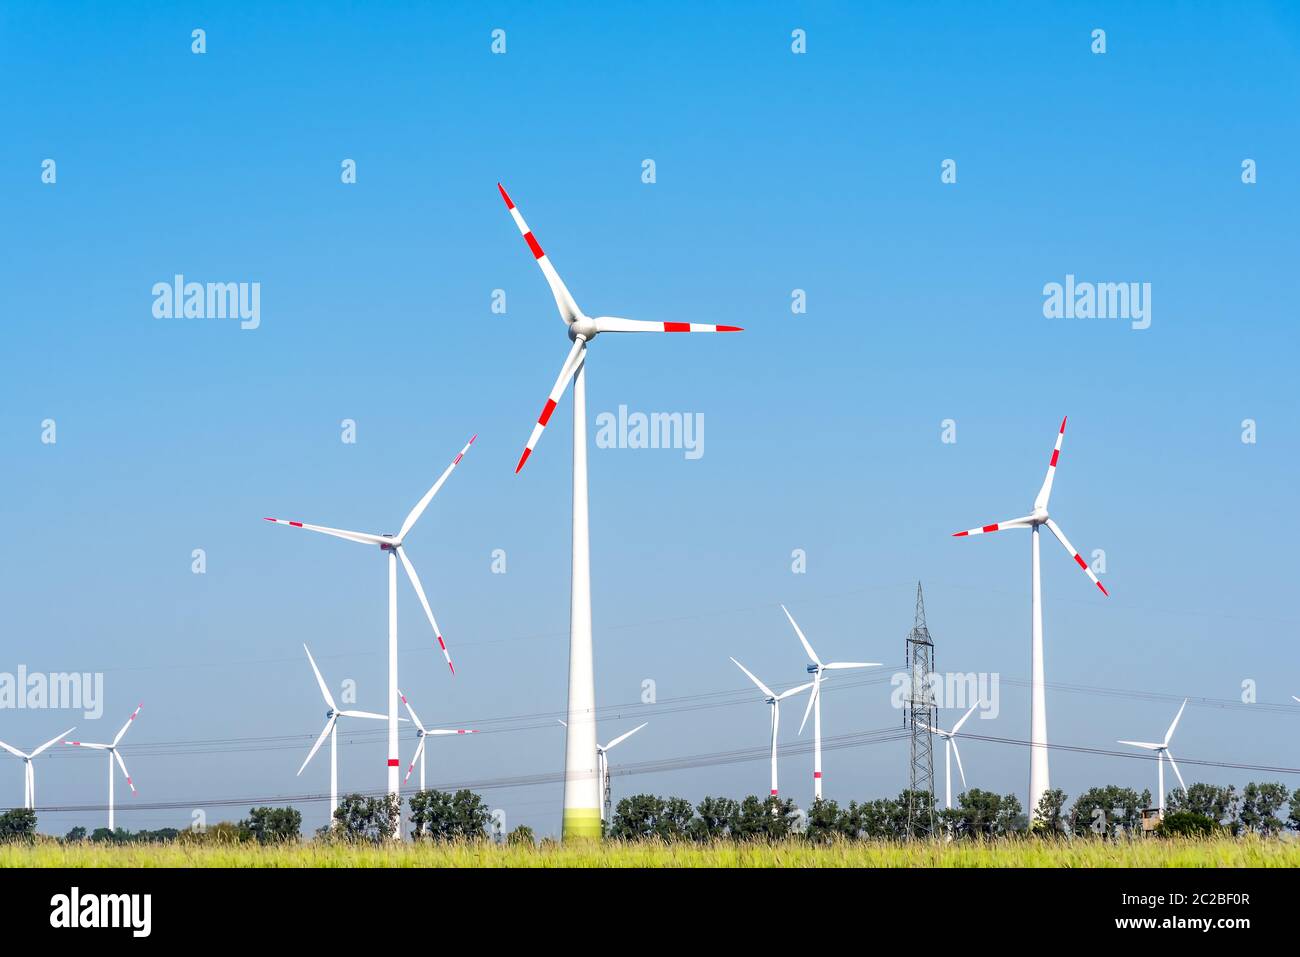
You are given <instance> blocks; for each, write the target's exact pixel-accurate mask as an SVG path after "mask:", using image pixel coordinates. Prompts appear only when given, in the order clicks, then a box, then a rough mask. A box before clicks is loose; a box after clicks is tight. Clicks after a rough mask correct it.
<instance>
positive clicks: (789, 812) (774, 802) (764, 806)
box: [731, 794, 799, 841]
mask: <svg viewBox="0 0 1300 957" xmlns="http://www.w3.org/2000/svg"><path fill="white" fill-rule="evenodd" d="M798 820H799V809H798V808H797V807H795V806H794V802H793V801H791V800H790V799H789V798H780V797H776V796H775V795H770V796H768V797H767V798H766V799H760V798H757V797H755V796H754V795H752V794H751V795H750V796H749V797H747V798H745V799H744V800H743V801H741V802H740V807H739V808H738V809H737V811H736V818H735V826H734V827H733V828H732V830H731V836H732V837H734V838H735V839H736V840H738V841H777V840H782V839H784V838H787V837H789V836H790V834H791V833H793V831H794V825H795V822H796V821H798Z"/></svg>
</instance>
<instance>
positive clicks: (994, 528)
mask: <svg viewBox="0 0 1300 957" xmlns="http://www.w3.org/2000/svg"><path fill="white" fill-rule="evenodd" d="M1066 418H1068V416H1067V417H1066ZM1065 421H1066V420H1065V419H1061V430H1060V431H1059V432H1058V433H1057V434H1056V447H1055V448H1054V449H1053V450H1052V460H1051V461H1050V462H1048V463H1047V477H1046V478H1044V479H1043V486H1042V488H1040V489H1039V490H1038V497H1037V498H1035V499H1034V510H1033V511H1032V512H1031V513H1030V514H1028V515H1025V516H1022V517H1021V518H1013V519H1011V520H1010V521H1006V522H994V523H993V524H992V525H984V526H981V527H980V528H971V529H967V530H966V531H964V532H953V537H954V538H963V537H965V536H967V535H983V534H984V533H986V532H998V531H1002V530H1003V529H1007V528H1027V529H1029V531H1030V538H1031V542H1032V553H1033V571H1032V575H1031V579H1030V594H1031V599H1030V631H1031V635H1032V644H1031V650H1030V666H1031V669H1030V670H1031V671H1032V690H1031V693H1030V699H1029V701H1030V703H1029V743H1030V748H1029V806H1028V811H1029V817H1030V819H1031V820H1032V819H1033V816H1034V813H1035V812H1036V810H1037V808H1038V802H1039V801H1040V800H1041V799H1042V796H1043V795H1044V794H1045V793H1046V792H1047V790H1048V788H1049V787H1050V784H1049V776H1048V771H1047V691H1046V679H1045V678H1044V676H1043V674H1044V669H1043V589H1042V582H1041V577H1040V573H1039V560H1038V529H1039V527H1040V526H1043V525H1046V526H1047V528H1048V530H1049V531H1050V532H1051V533H1052V534H1053V535H1055V536H1056V539H1057V541H1059V542H1060V543H1061V545H1062V546H1063V547H1064V548H1065V550H1066V551H1067V552H1068V553H1069V554H1070V557H1071V558H1073V559H1074V561H1075V564H1077V565H1078V566H1079V567H1080V568H1082V569H1083V573H1084V574H1085V575H1087V576H1088V577H1089V578H1091V579H1092V582H1093V584H1094V585H1096V586H1097V587H1098V588H1099V589H1101V593H1102V594H1103V595H1109V594H1110V593H1109V592H1108V591H1106V586H1105V585H1103V584H1102V583H1101V582H1100V581H1099V580H1098V578H1097V576H1096V575H1094V574H1093V573H1092V569H1091V568H1089V567H1088V563H1087V562H1085V561H1084V560H1083V559H1082V558H1080V557H1079V553H1078V552H1077V551H1076V550H1075V548H1074V546H1073V545H1071V544H1070V542H1069V540H1068V539H1067V538H1066V537H1065V533H1064V532H1062V531H1061V527H1060V526H1059V525H1057V524H1056V523H1055V522H1054V521H1052V519H1051V516H1050V515H1048V513H1047V500H1048V499H1049V498H1051V495H1052V480H1053V479H1055V478H1056V463H1057V460H1058V459H1059V458H1060V457H1061V442H1062V440H1063V439H1064V438H1065Z"/></svg>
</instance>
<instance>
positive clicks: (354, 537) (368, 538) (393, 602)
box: [267, 434, 478, 837]
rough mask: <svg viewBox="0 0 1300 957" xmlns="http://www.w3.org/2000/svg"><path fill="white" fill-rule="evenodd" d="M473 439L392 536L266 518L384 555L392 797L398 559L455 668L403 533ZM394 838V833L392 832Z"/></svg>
mask: <svg viewBox="0 0 1300 957" xmlns="http://www.w3.org/2000/svg"><path fill="white" fill-rule="evenodd" d="M477 438H478V435H477V434H476V435H474V436H473V437H472V438H471V439H470V440H469V441H468V442H466V443H465V447H464V448H463V449H461V450H460V451H459V452H458V453H456V457H455V458H454V459H452V460H451V464H450V465H448V466H447V468H446V470H445V471H444V472H443V473H442V475H440V476H438V481H436V482H434V483H433V487H432V488H430V489H429V491H427V492H425V493H424V497H423V498H422V499H420V500H419V501H418V502H416V503H415V507H414V508H413V509H411V511H410V512H409V513H408V514H407V516H406V520H405V521H403V522H402V527H401V529H400V530H399V531H398V533H397V534H396V535H372V534H370V533H369V532H349V531H346V530H344V529H341V528H327V527H326V526H324V525H308V524H306V523H304V522H291V521H288V520H286V519H283V518H268V519H267V521H268V522H275V524H277V525H291V526H293V527H294V528H305V529H307V530H308V531H311V532H320V533H322V534H324V535H333V536H334V537H335V538H342V539H346V540H347V541H349V542H358V543H360V544H362V545H378V546H379V550H380V551H382V552H386V553H387V554H388V793H389V794H390V795H394V796H396V795H397V794H398V791H399V790H400V788H399V785H398V781H397V774H398V769H399V768H400V766H401V763H402V762H401V759H400V758H399V757H398V745H397V723H398V721H399V718H398V715H397V562H398V560H399V559H400V560H401V562H402V567H403V568H404V569H406V577H407V578H409V579H410V580H411V587H412V588H414V589H415V595H416V597H417V598H419V599H420V605H421V607H422V608H424V614H425V616H426V617H427V618H428V619H429V624H430V625H431V626H433V634H434V636H435V637H436V638H437V639H438V647H439V648H441V649H442V656H443V657H444V658H446V659H447V667H448V668H450V669H451V673H452V675H453V676H454V675H455V674H456V668H455V666H454V665H453V664H452V663H451V653H450V652H448V651H447V643H446V642H445V641H443V638H442V630H441V629H440V628H439V627H438V622H437V620H436V619H434V617H433V609H432V608H430V607H429V599H428V598H426V597H425V594H424V586H423V585H421V584H420V576H419V575H417V574H416V573H415V566H414V565H412V564H411V560H410V559H409V558H407V557H406V549H405V548H403V547H402V543H403V542H404V541H405V540H406V536H407V534H408V533H409V532H410V531H411V529H412V528H413V527H414V526H415V523H416V522H418V521H419V520H420V516H421V515H423V514H424V510H425V509H426V508H428V507H429V503H430V502H431V501H433V497H434V496H435V495H437V494H438V489H440V488H442V483H443V482H445V481H447V477H448V476H449V475H451V473H452V470H453V469H455V468H456V466H457V465H459V464H460V460H461V459H462V458H464V457H465V453H466V452H468V451H469V447H470V446H471V445H473V444H474V439H477ZM303 647H306V646H305V645H304V646H303ZM312 667H313V668H314V667H315V665H314V664H313V665H312ZM322 687H324V686H323V685H322ZM312 753H313V754H314V753H315V751H313V752H312ZM309 760H310V759H309ZM394 836H395V837H397V836H398V835H397V831H396V830H394Z"/></svg>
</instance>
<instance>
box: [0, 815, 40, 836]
mask: <svg viewBox="0 0 1300 957" xmlns="http://www.w3.org/2000/svg"><path fill="white" fill-rule="evenodd" d="M35 836H36V812H35V811H33V810H32V809H31V808H26V807H16V808H13V809H12V810H9V811H5V812H4V813H3V814H0V841H30V840H32V839H33V838H34V837H35Z"/></svg>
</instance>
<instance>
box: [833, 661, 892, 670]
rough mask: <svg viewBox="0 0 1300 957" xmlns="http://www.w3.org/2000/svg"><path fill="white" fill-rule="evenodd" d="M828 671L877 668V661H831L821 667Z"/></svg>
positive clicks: (878, 663)
mask: <svg viewBox="0 0 1300 957" xmlns="http://www.w3.org/2000/svg"><path fill="white" fill-rule="evenodd" d="M822 667H823V668H825V669H826V670H828V671H832V670H835V669H840V670H843V669H845V668H879V667H880V662H879V661H832V662H831V663H830V664H826V665H822Z"/></svg>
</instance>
